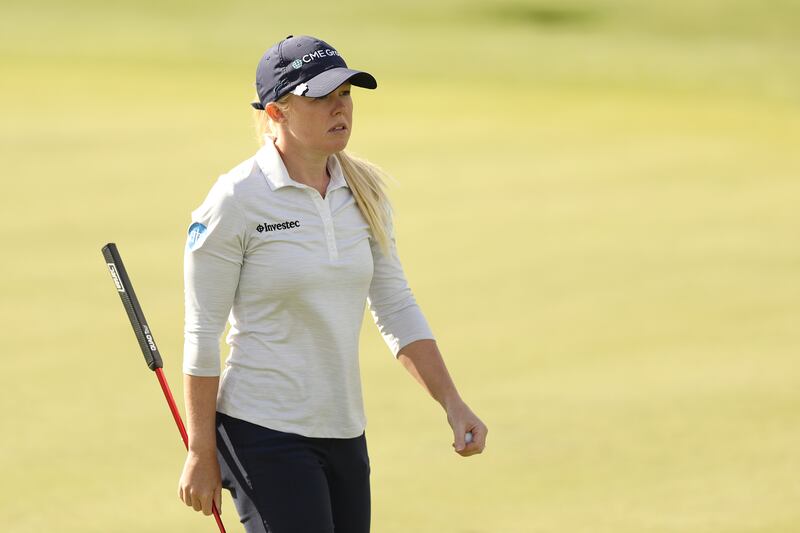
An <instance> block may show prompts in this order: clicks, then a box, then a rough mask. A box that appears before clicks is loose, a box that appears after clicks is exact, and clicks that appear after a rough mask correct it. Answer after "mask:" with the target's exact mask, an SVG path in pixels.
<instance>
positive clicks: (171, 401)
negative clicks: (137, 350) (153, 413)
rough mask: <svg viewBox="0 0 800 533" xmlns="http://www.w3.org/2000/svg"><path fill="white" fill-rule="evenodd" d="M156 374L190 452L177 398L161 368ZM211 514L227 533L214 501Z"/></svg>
mask: <svg viewBox="0 0 800 533" xmlns="http://www.w3.org/2000/svg"><path fill="white" fill-rule="evenodd" d="M155 373H156V377H157V378H158V382H159V383H160V384H161V390H162V391H164V396H165V397H166V398H167V403H168V404H169V410H170V412H171V413H172V418H174V419H175V424H177V425H178V431H180V432H181V438H182V439H183V445H184V446H185V447H186V449H187V450H188V449H189V435H188V434H187V433H186V427H185V426H184V425H183V419H182V418H181V413H180V411H178V406H177V405H176V404H175V398H173V397H172V391H171V390H170V388H169V384H168V383H167V378H166V377H164V372H162V370H161V369H160V368H156V369H155ZM211 512H213V513H214V519H215V520H216V521H217V526H219V530H220V533H226V532H225V526H224V525H222V519H221V518H220V517H219V511H217V505H216V504H215V503H214V502H213V501H212V502H211Z"/></svg>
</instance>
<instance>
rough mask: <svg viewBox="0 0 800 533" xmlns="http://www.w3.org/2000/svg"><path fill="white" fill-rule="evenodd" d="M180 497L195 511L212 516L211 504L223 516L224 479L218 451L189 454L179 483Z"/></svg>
mask: <svg viewBox="0 0 800 533" xmlns="http://www.w3.org/2000/svg"><path fill="white" fill-rule="evenodd" d="M178 497H179V498H180V499H181V500H182V501H183V503H185V504H186V505H188V506H189V507H192V508H194V510H195V511H203V514H204V515H206V516H208V515H210V514H211V502H212V501H213V502H214V503H215V504H216V505H217V511H219V514H222V477H221V476H220V471H219V462H218V461H217V454H216V450H215V451H214V452H212V453H206V454H198V453H195V452H191V451H190V452H189V453H188V454H187V456H186V463H185V464H184V465H183V473H182V474H181V480H180V482H179V483H178Z"/></svg>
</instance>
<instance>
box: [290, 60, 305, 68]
mask: <svg viewBox="0 0 800 533" xmlns="http://www.w3.org/2000/svg"><path fill="white" fill-rule="evenodd" d="M292 66H293V67H294V68H295V70H297V69H299V68H300V67H302V66H303V60H302V59H295V60H294V61H292Z"/></svg>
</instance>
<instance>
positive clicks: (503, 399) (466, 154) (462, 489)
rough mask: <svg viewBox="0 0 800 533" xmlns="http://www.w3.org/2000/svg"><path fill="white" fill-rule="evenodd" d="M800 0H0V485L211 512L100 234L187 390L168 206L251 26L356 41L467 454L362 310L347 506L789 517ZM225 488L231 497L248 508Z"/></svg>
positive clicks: (9, 502)
mask: <svg viewBox="0 0 800 533" xmlns="http://www.w3.org/2000/svg"><path fill="white" fill-rule="evenodd" d="M798 27H800V4H798V3H797V2H794V1H788V0H782V1H771V2H761V1H755V0H730V1H721V0H708V1H703V2H692V1H688V0H677V1H675V2H668V3H655V2H633V1H630V0H583V1H579V0H566V1H560V2H551V3H547V2H540V1H535V2H533V1H510V0H499V1H496V2H478V1H467V2H457V1H455V0H444V1H439V2H425V1H422V0H406V1H403V2H400V1H392V2H374V3H369V2H366V1H365V0H347V1H344V2H338V3H329V2H325V3H322V2H308V3H302V4H296V3H282V5H273V4H272V3H265V2H260V3H256V2H242V1H236V2H198V1H191V2H190V1H185V0H184V1H173V2H156V1H152V0H150V1H136V2H133V1H116V2H109V1H106V2H97V1H88V0H86V1H80V0H78V1H72V2H55V1H53V2H21V1H5V2H3V4H2V7H0V70H1V71H2V75H0V117H2V120H0V149H1V150H2V154H1V157H2V180H3V193H4V194H3V195H2V205H1V206H0V207H1V208H0V217H1V218H0V238H1V239H2V240H1V241H0V242H2V261H0V270H1V271H2V276H0V291H1V292H0V294H1V295H2V306H1V307H0V323H2V329H1V330H0V331H2V349H3V356H2V357H3V358H2V361H3V371H2V373H1V374H0V398H2V407H3V414H2V421H3V427H2V432H0V452H1V453H0V472H2V474H3V476H2V481H3V482H2V485H0V516H2V523H3V525H2V527H1V528H0V529H2V530H3V531H9V532H14V533H40V532H43V531H48V532H49V531H53V532H60V533H61V532H63V533H71V532H83V533H86V532H151V531H152V532H156V531H158V532H161V531H169V532H190V531H191V532H197V531H209V532H211V531H215V526H214V524H213V521H212V520H211V519H209V518H206V517H203V516H201V515H199V514H196V513H193V512H190V511H189V510H188V509H186V508H185V507H184V506H183V505H182V504H181V503H180V502H179V501H178V499H177V496H176V487H177V481H178V476H179V474H180V471H181V467H182V462H183V457H184V452H183V451H182V445H181V444H180V441H179V439H178V436H177V432H176V431H175V429H174V426H173V423H172V420H171V419H170V417H169V413H168V412H167V410H166V406H165V405H164V401H163V398H162V397H161V392H160V390H159V388H158V385H157V383H156V381H155V379H154V377H153V376H152V375H150V373H149V372H148V371H147V370H146V368H145V367H144V365H143V364H142V360H141V355H140V353H139V352H138V347H137V345H136V343H135V341H134V338H133V335H132V334H131V331H130V327H129V326H128V323H127V319H126V318H125V316H124V313H123V311H122V308H121V306H120V305H119V301H118V298H117V296H116V295H115V292H114V290H113V288H112V285H111V281H110V279H109V276H108V273H107V271H106V269H105V266H104V264H103V261H102V260H101V255H100V247H101V246H102V245H103V244H104V243H106V242H108V241H116V242H117V243H118V244H119V246H120V249H121V252H122V254H123V256H124V258H125V260H126V263H127V265H128V269H129V270H130V272H131V275H132V278H133V280H134V283H135V284H136V288H137V291H138V293H139V296H140V298H141V300H142V302H143V305H144V308H145V312H146V313H147V316H148V319H149V322H150V324H151V326H152V328H153V330H154V332H155V335H156V339H157V340H158V342H159V345H160V348H161V351H162V353H163V354H164V357H165V364H166V372H167V375H168V378H169V379H170V381H171V384H172V387H173V390H174V392H175V394H176V396H178V397H180V396H181V394H182V389H181V373H180V357H181V346H182V281H181V277H182V274H181V268H182V265H181V258H182V249H183V245H184V239H185V232H186V228H187V226H188V223H189V212H190V211H191V210H192V209H193V208H194V207H196V206H197V205H198V204H199V203H200V202H201V201H202V199H203V197H204V196H205V194H206V192H207V190H208V188H209V187H210V185H211V183H212V182H213V180H214V179H215V178H216V176H217V175H219V174H220V173H222V172H225V171H226V170H228V169H229V168H231V167H232V166H233V165H235V164H236V163H237V162H239V161H240V160H242V159H245V158H246V157H249V156H250V155H251V154H252V152H253V151H254V150H255V148H256V145H255V141H254V137H253V131H252V127H251V116H250V110H249V107H248V105H247V104H248V102H249V101H250V99H251V97H252V93H253V86H252V83H253V74H254V70H255V65H256V62H257V60H258V58H259V57H260V55H261V53H262V52H263V50H264V49H265V48H266V47H267V46H269V45H270V44H272V43H273V42H275V41H277V40H279V39H280V38H282V37H284V36H285V35H287V34H289V33H295V34H302V33H308V34H312V35H319V36H321V37H322V38H324V39H326V40H328V41H329V42H331V43H333V44H334V45H335V46H336V47H337V48H338V49H339V50H340V51H342V53H343V55H344V56H345V57H346V58H347V60H348V62H349V63H350V64H351V65H352V66H355V67H357V68H365V69H368V70H370V71H371V72H372V73H374V74H375V76H376V77H377V78H378V80H379V83H380V89H379V90H378V91H374V92H370V91H357V92H356V93H355V104H356V116H355V118H356V121H355V129H354V134H353V137H352V140H351V145H350V148H351V149H352V150H353V151H354V152H356V153H359V154H361V155H364V156H366V157H368V158H370V159H372V160H373V161H375V162H377V163H379V164H380V165H382V166H383V167H385V168H386V169H387V170H388V171H389V172H391V173H392V174H393V175H394V176H395V177H396V178H397V183H396V184H394V185H393V186H392V197H393V199H394V202H395V206H396V210H397V227H398V237H399V247H400V252H401V256H402V258H403V260H404V265H405V268H406V271H407V274H408V276H409V278H410V281H411V284H412V287H413V289H414V291H415V294H416V295H417V298H418V300H419V302H420V303H421V305H422V307H423V309H424V311H425V313H426V315H427V316H428V319H429V321H430V322H431V324H432V326H433V328H434V331H435V333H436V335H437V337H438V341H439V344H440V347H441V349H442V351H443V353H444V355H445V357H446V360H447V361H448V365H449V367H450V369H451V372H452V374H453V376H454V378H455V380H456V382H457V384H458V386H459V388H460V390H461V392H462V395H463V396H464V398H465V399H466V400H467V401H468V403H469V404H470V405H471V406H472V407H473V408H474V410H475V411H476V412H477V413H478V414H479V415H480V416H481V417H482V418H483V419H484V420H485V421H486V423H487V425H488V426H489V428H490V435H489V441H488V446H487V449H486V452H485V454H484V455H483V456H479V457H473V458H469V459H462V458H460V457H458V456H456V455H455V454H454V453H453V452H452V450H451V448H450V442H451V440H452V439H451V435H450V432H449V428H448V426H447V425H446V422H445V418H444V415H443V413H442V411H441V410H440V409H439V407H438V406H437V405H436V404H435V403H434V402H433V401H431V400H430V399H429V398H428V397H427V396H426V395H425V393H424V392H423V391H422V390H421V389H420V388H419V386H418V385H417V384H416V383H415V382H413V380H411V379H410V378H409V377H408V376H407V375H406V374H405V372H404V371H403V370H402V368H401V367H400V365H399V364H397V363H396V362H395V361H393V360H392V358H391V356H390V355H389V353H388V351H387V350H386V348H385V346H384V345H383V343H382V340H381V339H380V338H379V336H378V334H377V332H376V330H375V328H374V326H372V325H371V324H370V323H369V322H368V321H367V322H365V326H364V332H363V336H362V355H361V359H362V376H363V381H364V385H365V400H366V406H367V412H368V417H369V426H368V438H369V445H370V453H371V458H372V465H373V476H372V479H373V509H374V510H373V531H376V532H380V533H384V532H386V533H392V532H401V531H420V532H436V533H451V532H452V533H485V532H491V533H495V532H542V533H545V532H547V533H551V532H559V533H561V532H564V533H581V532H592V533H605V532H608V533H628V532H630V533H634V532H635V533H641V532H658V533H661V532H664V533H666V532H681V533H707V532H715V533H716V532H726V533H727V532H729V533H745V532H787V533H788V532H796V531H800V506H798V501H800V480H799V475H800V365H798V355H800V350H799V349H800V332H798V325H799V323H798V320H800V303H798V300H800V248H798V236H799V234H798V232H799V231H800V214H798V212H799V209H798V204H799V203H800V150H798V148H800V32H798ZM235 515H236V513H235V509H234V507H233V505H232V501H231V500H230V499H229V497H228V496H227V493H226V496H225V501H224V503H223V518H224V519H225V521H226V523H227V526H228V530H229V531H241V527H240V525H239V524H238V523H237V519H236V516H235Z"/></svg>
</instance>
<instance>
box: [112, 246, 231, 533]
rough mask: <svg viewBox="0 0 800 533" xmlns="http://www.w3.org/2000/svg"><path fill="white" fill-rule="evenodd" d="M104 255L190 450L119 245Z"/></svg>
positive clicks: (140, 345)
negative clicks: (118, 249) (118, 248)
mask: <svg viewBox="0 0 800 533" xmlns="http://www.w3.org/2000/svg"><path fill="white" fill-rule="evenodd" d="M103 257H105V259H106V264H107V265H108V270H109V272H111V279H112V280H113V281H114V285H115V286H116V288H117V292H118V293H119V297H120V298H121V299H122V305H123V306H125V311H126V312H127V313H128V319H130V321H131V326H132V327H133V332H134V333H135V334H136V340H138V341H139V347H140V348H141V349H142V353H143V354H144V360H145V362H146V363H147V367H148V368H149V369H150V370H153V371H154V372H155V373H156V377H157V378H158V382H159V383H160V384H161V390H162V391H164V396H165V397H166V399H167V404H168V405H169V410H170V412H172V417H173V418H174V419H175V424H177V426H178V431H180V434H181V438H182V439H183V445H184V446H185V447H186V449H187V450H188V449H189V436H188V435H187V434H186V428H185V427H184V425H183V419H181V414H180V412H179V411H178V406H177V405H175V399H174V398H173V397H172V391H170V389H169V385H168V384H167V378H166V377H164V373H163V372H162V370H161V368H162V367H163V366H164V365H163V363H162V361H161V354H159V353H158V348H157V347H156V341H155V340H154V339H153V333H152V331H150V327H149V326H148V325H147V321H146V320H145V318H144V313H143V312H142V307H141V306H140V305H139V299H138V298H136V293H135V292H133V285H132V284H131V280H130V278H129V277H128V272H127V271H126V270H125V265H123V264H122V258H121V257H120V255H119V251H117V245H116V244H114V243H113V242H110V243H108V244H106V245H105V246H103ZM211 510H212V512H213V513H214V518H215V519H216V521H217V526H219V530H220V533H225V526H224V525H222V519H221V518H220V517H219V512H218V511H217V506H216V504H215V503H214V502H213V501H212V502H211Z"/></svg>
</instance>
